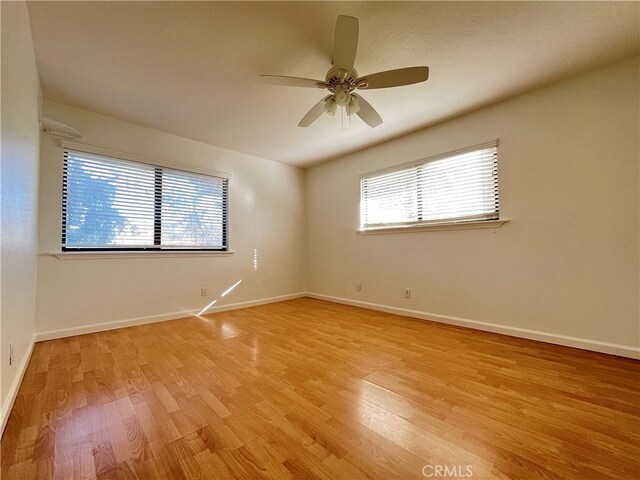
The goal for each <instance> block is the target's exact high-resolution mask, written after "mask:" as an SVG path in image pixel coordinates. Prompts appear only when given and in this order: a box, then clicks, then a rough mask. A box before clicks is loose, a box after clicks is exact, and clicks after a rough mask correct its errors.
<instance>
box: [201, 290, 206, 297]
mask: <svg viewBox="0 0 640 480" xmlns="http://www.w3.org/2000/svg"><path fill="white" fill-rule="evenodd" d="M200 296H201V297H206V296H207V289H206V288H201V289H200Z"/></svg>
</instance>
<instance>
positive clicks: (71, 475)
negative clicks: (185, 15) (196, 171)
mask: <svg viewBox="0 0 640 480" xmlns="http://www.w3.org/2000/svg"><path fill="white" fill-rule="evenodd" d="M639 365H640V362H636V361H633V360H626V359H621V358H616V357H613V356H607V355H600V354H595V353H589V352H584V351H580V350H574V349H569V348H563V347H557V346H552V345H547V344H543V343H536V342H532V341H527V340H520V339H514V338H510V337H505V336H500V335H494V334H489V333H483V332H477V331H473V330H466V329H462V328H454V327H448V326H443V325H439V324H435V323H430V322H424V321H420V320H413V319H409V318H404V317H399V316H394V315H388V314H384V313H379V312H373V311H368V310H363V309H358V308H352V307H347V306H342V305H337V304H332V303H327V302H322V301H319V300H312V299H299V300H293V301H288V302H282V303H278V304H271V305H266V306H260V307H255V308H250V309H245V310H236V311H232V312H226V313H217V314H214V315H209V316H207V317H194V318H188V319H183V320H176V321H170V322H164V323H157V324H152V325H145V326H140V327H132V328H125V329H121V330H114V331H110V332H104V333H97V334H91V335H83V336H78V337H72V338H67V339H61V340H53V341H49V342H43V343H38V344H37V345H36V347H35V351H34V353H33V357H32V359H31V363H30V364H29V368H28V371H27V373H26V376H25V378H24V381H23V384H22V387H21V389H20V393H19V396H18V399H17V401H16V404H15V407H14V409H13V412H12V414H11V417H10V419H9V423H8V426H7V428H6V431H5V434H4V436H3V438H2V452H1V453H2V479H3V480H4V479H19V480H23V479H25V480H27V479H32V478H38V479H47V478H56V479H64V480H70V479H91V478H98V479H110V478H114V479H115V478H118V479H130V478H132V479H133V478H140V479H156V478H161V479H162V478H164V479H183V478H201V479H218V478H220V479H225V478H237V479H251V478H278V479H292V478H294V479H306V478H310V479H316V478H320V479H329V480H335V479H340V478H343V479H348V480H352V479H353V480H356V479H364V478H372V479H394V478H398V479H420V478H422V479H424V478H427V477H425V476H423V467H425V465H427V467H426V469H425V470H424V473H426V474H428V475H429V474H430V475H434V474H435V473H436V470H435V469H436V467H437V466H438V465H440V466H441V467H440V468H442V469H443V468H444V467H445V466H446V467H447V468H448V469H449V470H448V471H445V470H440V473H449V474H451V473H456V474H463V475H467V476H466V477H464V476H460V477H459V478H467V479H469V478H471V479H474V480H476V479H492V478H501V479H506V478H511V479H516V478H519V479H527V480H529V479H545V478H553V479H594V480H596V479H597V480H605V479H616V480H620V479H631V478H636V479H637V478H639V475H640V376H639V375H640V370H639ZM467 466H469V467H470V470H467ZM469 473H473V476H472V477H469V476H468V474H469ZM429 478H458V477H456V476H455V475H453V476H448V477H442V476H440V477H436V476H435V475H434V476H432V477H429Z"/></svg>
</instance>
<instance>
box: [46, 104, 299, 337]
mask: <svg viewBox="0 0 640 480" xmlns="http://www.w3.org/2000/svg"><path fill="white" fill-rule="evenodd" d="M44 114H45V115H46V116H47V117H49V118H52V119H55V120H58V121H62V122H64V123H66V124H68V125H70V126H72V127H74V128H76V129H77V130H79V131H80V132H81V134H82V135H83V136H82V138H81V139H79V140H78V141H79V142H82V143H86V144H91V145H96V146H100V147H103V148H108V149H112V150H118V151H123V152H128V153H133V154H137V155H145V156H148V157H153V158H156V159H162V160H167V161H172V162H182V163H184V164H190V165H195V166H200V167H207V168H211V169H215V170H220V171H224V172H228V173H231V175H232V176H231V179H230V187H229V188H230V198H229V205H230V207H229V208H230V211H229V218H230V245H231V248H232V249H233V250H235V253H234V254H232V255H230V256H204V257H203V256H199V257H192V256H186V257H179V258H174V257H171V258H157V257H155V258H109V259H90V260H86V259H83V260H59V259H57V258H56V257H53V256H50V255H47V253H49V252H59V251H60V233H61V232H60V229H61V227H60V223H61V213H60V212H61V182H62V149H61V147H60V140H59V139H57V138H55V137H51V136H49V135H45V134H43V135H42V158H41V170H40V181H41V190H40V235H39V251H40V256H39V259H38V301H37V314H36V318H37V320H36V330H37V332H39V333H41V332H50V331H54V330H64V329H72V330H71V331H70V332H67V333H77V332H78V331H82V330H73V329H77V328H80V327H84V326H87V325H92V324H97V323H104V322H114V321H120V320H129V319H137V318H140V317H144V318H146V319H160V318H166V317H171V316H174V317H175V316H176V315H178V316H179V315H180V314H183V315H187V314H188V313H189V312H193V311H194V310H195V311H198V310H200V309H201V308H203V307H204V306H205V305H207V304H208V303H209V302H211V301H213V300H215V299H218V303H217V305H216V306H224V305H228V304H234V303H238V302H248V301H254V300H259V299H264V298H272V297H278V296H282V295H290V294H296V293H299V292H303V291H304V290H305V287H306V285H305V277H306V272H305V197H304V171H303V170H301V169H299V168H296V167H291V166H288V165H284V164H280V163H277V162H272V161H268V160H264V159H261V158H256V157H252V156H249V155H244V154H241V153H237V152H232V151H229V150H225V149H222V148H218V147H214V146H211V145H207V144H204V143H200V142H196V141H192V140H188V139H186V138H182V137H178V136H175V135H170V134H167V133H163V132H159V131H157V130H153V129H150V128H146V127H142V126H139V125H134V124H131V123H127V122H124V121H120V120H116V119H113V118H109V117H105V116H102V115H98V114H95V113H92V112H89V111H86V110H82V109H78V108H74V107H70V106H66V105H62V104H58V103H53V102H48V101H45V103H44ZM250 141H251V138H247V142H250ZM274 141H277V139H274ZM254 249H255V250H257V261H258V268H257V270H256V269H254ZM238 280H242V283H241V284H240V285H239V286H238V287H237V288H236V289H235V290H234V291H233V292H231V293H230V294H229V295H227V296H226V297H224V298H220V294H221V293H222V292H223V291H224V290H226V289H227V288H228V287H229V286H231V285H233V284H234V283H236V282H237V281H238ZM201 287H205V288H207V289H208V291H209V296H208V297H206V298H204V297H201V296H200V288H201ZM148 317H151V318H148ZM40 338H43V336H40Z"/></svg>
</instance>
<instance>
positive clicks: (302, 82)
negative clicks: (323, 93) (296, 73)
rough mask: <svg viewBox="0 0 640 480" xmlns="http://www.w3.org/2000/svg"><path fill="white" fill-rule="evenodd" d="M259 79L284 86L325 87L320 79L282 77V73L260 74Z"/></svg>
mask: <svg viewBox="0 0 640 480" xmlns="http://www.w3.org/2000/svg"><path fill="white" fill-rule="evenodd" d="M260 79H261V80H262V81H263V82H264V83H269V84H271V85H284V86H286V87H308V88H325V83H324V82H323V81H322V80H313V79H311V78H299V77H284V76H282V75H260Z"/></svg>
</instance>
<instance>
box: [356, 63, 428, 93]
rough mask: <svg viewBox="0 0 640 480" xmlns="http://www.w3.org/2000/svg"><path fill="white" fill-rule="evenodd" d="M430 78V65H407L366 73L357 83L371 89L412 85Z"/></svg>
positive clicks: (361, 86)
mask: <svg viewBox="0 0 640 480" xmlns="http://www.w3.org/2000/svg"><path fill="white" fill-rule="evenodd" d="M428 78H429V67H407V68H398V69H397V70H387V71H386V72H378V73H372V74H371V75H364V76H362V77H360V78H358V80H356V85H358V88H360V89H363V90H371V89H373V88H389V87H400V86H402V85H411V84H412V83H420V82H424V81H425V80H427V79H428ZM365 85H366V86H365Z"/></svg>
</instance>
